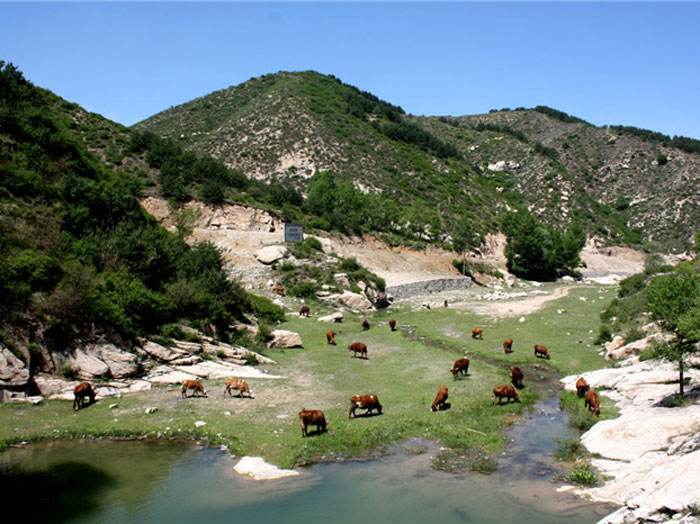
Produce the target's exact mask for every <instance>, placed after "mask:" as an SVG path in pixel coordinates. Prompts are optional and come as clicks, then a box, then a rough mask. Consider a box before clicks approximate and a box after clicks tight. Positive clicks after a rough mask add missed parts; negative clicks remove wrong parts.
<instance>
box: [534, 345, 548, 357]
mask: <svg viewBox="0 0 700 524" xmlns="http://www.w3.org/2000/svg"><path fill="white" fill-rule="evenodd" d="M535 356H536V357H539V358H546V359H547V360H549V350H548V349H547V348H546V347H545V346H543V345H542V344H535Z"/></svg>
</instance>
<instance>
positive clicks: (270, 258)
mask: <svg viewBox="0 0 700 524" xmlns="http://www.w3.org/2000/svg"><path fill="white" fill-rule="evenodd" d="M288 253H289V250H288V249H287V248H286V247H285V246H266V247H264V248H262V249H260V250H259V251H258V252H257V253H256V254H255V258H256V259H257V260H258V262H260V263H261V264H265V265H268V266H269V265H270V264H274V263H275V262H277V261H278V260H282V259H283V258H284V257H286V256H287V254H288Z"/></svg>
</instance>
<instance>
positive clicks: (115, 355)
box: [93, 344, 138, 378]
mask: <svg viewBox="0 0 700 524" xmlns="http://www.w3.org/2000/svg"><path fill="white" fill-rule="evenodd" d="M93 347H94V352H95V354H97V355H99V357H100V360H102V362H104V363H105V364H106V365H107V367H108V368H109V374H110V375H112V377H114V378H125V377H130V376H132V375H135V374H136V372H137V371H138V365H137V363H136V355H134V354H133V353H128V352H126V351H124V350H123V349H120V348H118V347H117V346H115V345H114V344H99V345H96V346H93Z"/></svg>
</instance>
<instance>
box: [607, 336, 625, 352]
mask: <svg viewBox="0 0 700 524" xmlns="http://www.w3.org/2000/svg"><path fill="white" fill-rule="evenodd" d="M624 345H625V339H624V338H622V336H620V335H615V336H614V337H613V339H612V340H611V341H610V342H608V343H607V344H605V350H606V351H607V352H608V354H610V353H612V352H613V351H615V350H616V349H618V348H621V347H622V346H624Z"/></svg>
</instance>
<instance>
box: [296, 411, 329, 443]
mask: <svg viewBox="0 0 700 524" xmlns="http://www.w3.org/2000/svg"><path fill="white" fill-rule="evenodd" d="M299 421H300V422H301V436H302V437H307V436H308V435H309V433H308V431H307V430H308V428H309V426H316V433H318V434H320V433H323V432H324V431H326V429H327V427H328V424H327V423H326V416H325V415H324V414H323V411H321V410H320V409H306V408H303V409H302V410H301V411H300V412H299Z"/></svg>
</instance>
